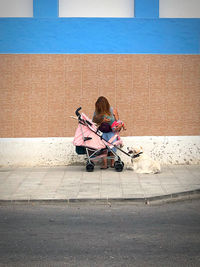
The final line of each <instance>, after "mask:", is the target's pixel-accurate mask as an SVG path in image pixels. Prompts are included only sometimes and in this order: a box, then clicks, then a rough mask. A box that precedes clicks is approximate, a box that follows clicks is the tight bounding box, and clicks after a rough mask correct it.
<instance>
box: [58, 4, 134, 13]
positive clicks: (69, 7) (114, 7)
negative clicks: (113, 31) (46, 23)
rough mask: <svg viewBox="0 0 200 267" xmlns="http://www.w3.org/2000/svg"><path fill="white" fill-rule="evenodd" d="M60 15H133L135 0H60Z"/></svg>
mask: <svg viewBox="0 0 200 267" xmlns="http://www.w3.org/2000/svg"><path fill="white" fill-rule="evenodd" d="M59 16H60V17H133V16H134V0H59Z"/></svg>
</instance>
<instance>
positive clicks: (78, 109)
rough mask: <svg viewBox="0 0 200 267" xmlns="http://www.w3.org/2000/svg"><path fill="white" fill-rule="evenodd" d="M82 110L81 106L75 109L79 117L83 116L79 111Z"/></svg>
mask: <svg viewBox="0 0 200 267" xmlns="http://www.w3.org/2000/svg"><path fill="white" fill-rule="evenodd" d="M80 110H81V107H80V108H77V110H76V111H75V114H76V116H77V117H80V116H81V114H80V113H79V111H80Z"/></svg>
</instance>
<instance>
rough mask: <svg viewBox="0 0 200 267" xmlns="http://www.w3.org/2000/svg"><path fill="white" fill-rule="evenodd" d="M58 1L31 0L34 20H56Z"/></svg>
mask: <svg viewBox="0 0 200 267" xmlns="http://www.w3.org/2000/svg"><path fill="white" fill-rule="evenodd" d="M58 13H59V0H33V17H34V18H57V17H58V15H59V14H58Z"/></svg>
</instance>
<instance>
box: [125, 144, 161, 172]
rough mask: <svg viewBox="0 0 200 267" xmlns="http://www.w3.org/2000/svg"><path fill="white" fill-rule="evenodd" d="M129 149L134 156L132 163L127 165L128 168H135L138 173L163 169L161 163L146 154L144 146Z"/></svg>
mask: <svg viewBox="0 0 200 267" xmlns="http://www.w3.org/2000/svg"><path fill="white" fill-rule="evenodd" d="M127 149H128V153H129V154H130V155H131V156H132V159H131V163H132V164H131V165H130V166H127V168H128V169H131V170H134V171H135V172H136V173H159V172H160V171H161V168H160V163H159V162H156V161H155V160H153V159H152V158H150V157H149V156H148V155H147V154H145V153H144V152H143V150H142V147H139V148H133V147H131V148H127Z"/></svg>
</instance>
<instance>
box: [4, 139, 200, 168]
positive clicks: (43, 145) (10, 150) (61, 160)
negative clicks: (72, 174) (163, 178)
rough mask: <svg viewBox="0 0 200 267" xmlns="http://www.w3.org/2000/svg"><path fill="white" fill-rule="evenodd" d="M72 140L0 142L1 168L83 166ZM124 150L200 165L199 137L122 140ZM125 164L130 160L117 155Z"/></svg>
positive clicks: (174, 162)
mask: <svg viewBox="0 0 200 267" xmlns="http://www.w3.org/2000/svg"><path fill="white" fill-rule="evenodd" d="M72 141H73V138H1V139H0V166H43V165H44V166H48V165H49V166H54V165H55V166H56V165H68V164H74V163H76V164H77V163H81V162H84V158H85V156H80V155H77V154H76V153H75V147H74V146H73V144H72ZM123 142H124V147H123V149H124V150H125V151H126V149H127V147H130V146H133V145H136V146H142V147H143V150H144V152H145V153H147V154H148V155H150V156H151V157H152V158H154V159H156V160H157V161H159V162H160V163H161V164H200V136H190V137H188V136H143V137H141V136H140V137H137V136H135V137H124V138H123ZM118 154H119V155H120V156H121V158H122V160H123V161H124V163H125V164H126V163H128V162H130V158H129V157H128V156H126V155H124V154H122V153H121V152H118Z"/></svg>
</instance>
